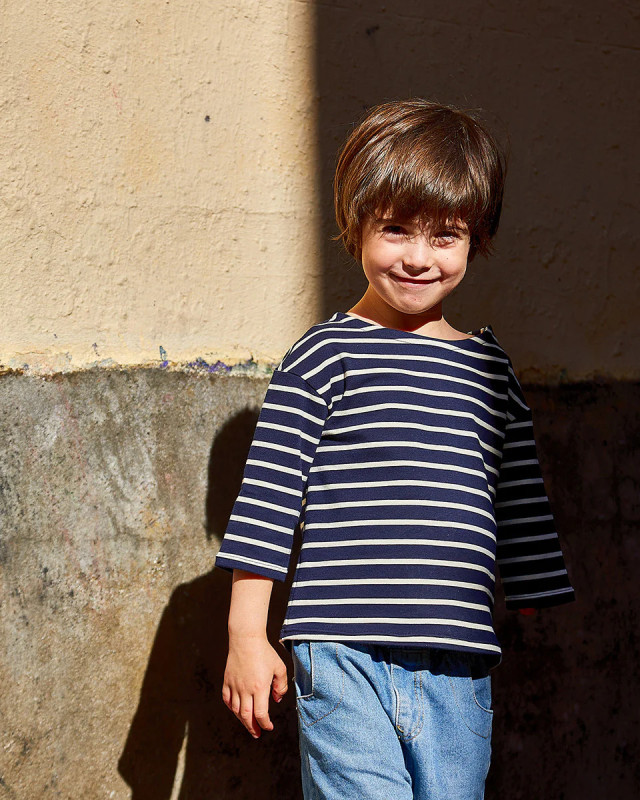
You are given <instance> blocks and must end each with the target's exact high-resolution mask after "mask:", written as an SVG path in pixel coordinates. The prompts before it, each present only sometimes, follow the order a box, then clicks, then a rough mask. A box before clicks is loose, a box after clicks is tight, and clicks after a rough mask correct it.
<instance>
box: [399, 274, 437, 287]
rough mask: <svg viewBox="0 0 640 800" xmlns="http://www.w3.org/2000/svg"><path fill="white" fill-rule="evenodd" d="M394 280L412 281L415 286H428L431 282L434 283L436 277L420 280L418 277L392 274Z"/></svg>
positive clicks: (401, 281)
mask: <svg viewBox="0 0 640 800" xmlns="http://www.w3.org/2000/svg"><path fill="white" fill-rule="evenodd" d="M392 277H393V278H394V280H396V281H399V282H400V283H410V284H412V285H414V286H422V285H423V284H424V285H425V286H426V285H427V284H429V283H433V282H434V280H435V279H431V280H424V279H423V280H418V279H417V278H401V277H400V276H399V275H392Z"/></svg>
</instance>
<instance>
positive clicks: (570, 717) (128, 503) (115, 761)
mask: <svg viewBox="0 0 640 800" xmlns="http://www.w3.org/2000/svg"><path fill="white" fill-rule="evenodd" d="M266 386H267V379H266V378H262V379H256V378H249V377H234V376H232V375H210V376H207V375H202V374H191V375H187V374H182V373H179V372H168V371H163V370H143V369H139V370H130V371H125V370H121V371H118V370H112V371H105V370H90V371H87V372H83V373H77V374H69V375H63V376H57V377H55V378H52V379H49V380H45V379H42V378H30V377H26V376H19V375H7V376H4V377H3V378H1V379H0V440H1V441H2V443H3V444H2V448H1V449H0V488H1V492H0V510H1V517H0V520H1V524H2V537H1V549H0V570H1V572H0V575H1V584H0V604H1V605H0V608H1V613H0V630H1V637H2V647H1V649H0V685H2V693H1V694H0V720H1V723H0V731H1V740H0V798H7V800H15V799H18V800H40V798H65V799H66V798H69V799H70V800H71V799H73V800H77V799H78V798H91V799H93V798H96V800H99V799H101V798H115V800H122V799H123V798H128V797H133V798H134V800H161V798H167V800H168V799H169V798H178V797H180V798H182V799H183V800H186V799H187V798H189V800H193V799H194V798H196V799H197V800H221V799H224V798H233V800H249V799H251V800H254V799H255V800H257V799H258V798H261V800H267V798H274V800H276V798H278V800H280V799H283V800H287V798H291V799H292V800H293V798H296V800H299V798H300V796H301V795H300V789H299V767H298V763H297V759H298V751H297V739H296V736H297V734H296V715H295V707H294V702H293V700H294V698H293V689H292V688H291V690H290V692H289V694H288V696H287V698H286V700H285V702H284V703H283V704H282V707H277V706H273V704H272V707H273V718H274V722H275V726H276V727H275V732H273V733H267V734H263V737H262V738H261V739H260V740H258V741H254V740H253V739H252V738H251V737H250V736H249V735H248V734H247V733H246V732H244V730H243V729H242V728H241V727H240V724H239V723H238V722H237V721H236V720H235V718H234V717H233V715H232V714H231V712H230V711H229V710H228V709H227V708H226V707H225V706H224V705H223V704H222V702H221V700H220V691H221V681H222V675H223V671H224V662H225V658H226V614H227V609H228V599H229V590H230V578H229V576H228V575H227V574H226V573H223V572H222V570H215V569H212V567H213V563H214V556H215V553H216V550H217V542H218V540H219V537H220V536H221V535H222V533H223V531H224V529H225V526H226V521H227V519H228V516H229V513H230V511H231V506H232V504H233V500H234V499H235V495H236V493H237V490H238V488H239V484H240V480H241V476H242V470H243V466H244V459H245V457H246V452H247V450H248V447H249V443H250V439H251V436H252V432H253V427H254V426H255V422H256V418H257V412H258V410H259V407H260V403H261V401H262V398H263V396H264V391H265V390H266ZM525 389H527V387H525ZM527 396H528V398H529V401H530V403H531V405H532V407H533V408H534V412H535V416H534V420H535V424H536V431H537V437H538V441H539V449H540V456H541V460H542V462H543V466H544V471H545V476H546V483H547V488H548V490H549V493H550V496H551V500H552V506H553V509H554V512H555V514H556V518H557V523H558V530H559V533H560V535H561V537H562V542H563V546H564V549H565V553H566V556H567V562H568V567H569V570H570V574H571V577H572V580H573V582H574V585H575V588H576V592H577V597H578V600H577V602H576V603H573V604H571V605H569V606H563V607H560V608H556V609H548V610H545V611H543V612H541V613H540V614H539V615H538V616H537V617H535V618H527V617H522V616H521V615H517V614H513V613H509V614H506V612H504V610H503V609H502V607H501V606H500V600H498V611H497V621H498V628H499V635H500V637H501V641H502V643H503V646H504V648H505V657H504V661H503V664H502V665H501V666H500V667H498V669H497V670H496V671H495V672H494V678H495V679H494V707H495V709H496V715H495V726H494V738H493V747H494V760H493V766H492V769H491V772H490V777H489V783H488V788H487V799H488V800H494V799H495V800H497V798H508V799H509V800H541V798H545V800H596V798H598V800H599V799H600V798H602V797H603V796H613V797H616V798H618V799H619V800H631V799H632V798H634V800H635V798H636V797H637V796H638V789H639V787H640V770H639V767H638V764H639V763H640V748H639V739H640V737H639V734H638V729H637V720H636V716H637V715H636V710H635V703H634V702H633V693H631V694H629V691H628V688H627V687H628V686H629V681H630V680H631V676H632V675H633V674H635V671H636V664H637V661H638V658H639V657H640V652H639V646H638V638H637V630H638V625H637V623H638V617H637V611H636V607H635V606H636V603H635V601H636V598H637V574H638V570H639V568H640V548H639V547H638V533H639V531H638V528H639V525H640V502H639V493H638V484H639V482H640V473H639V471H638V463H639V462H638V457H637V456H638V444H639V441H638V439H639V436H640V423H639V419H638V411H637V409H638V407H639V406H640V386H638V385H637V384H625V383H619V384H615V383H612V384H603V385H591V384H578V385H560V386H556V387H546V388H544V387H538V388H534V387H529V388H528V389H527ZM286 592H287V585H286V584H276V589H275V593H274V595H275V596H274V602H273V610H272V615H271V637H272V642H274V643H275V642H276V634H277V632H278V629H279V624H280V622H281V620H282V616H283V613H284V602H285V601H286ZM276 646H277V647H279V645H276ZM282 653H283V654H284V655H283V657H285V658H287V659H288V656H287V655H286V653H285V652H284V650H282ZM287 663H288V665H289V668H290V670H291V663H290V661H287ZM131 787H133V792H132V790H131Z"/></svg>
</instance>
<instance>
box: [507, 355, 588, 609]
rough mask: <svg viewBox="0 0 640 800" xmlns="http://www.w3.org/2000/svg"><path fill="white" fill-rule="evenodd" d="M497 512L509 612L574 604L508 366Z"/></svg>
mask: <svg viewBox="0 0 640 800" xmlns="http://www.w3.org/2000/svg"><path fill="white" fill-rule="evenodd" d="M495 509H496V519H497V523H498V548H497V562H498V565H499V567H500V576H501V579H502V583H503V585H504V589H505V598H506V604H507V608H510V609H519V610H524V611H525V613H526V612H527V610H528V609H534V608H545V607H547V606H555V605H560V604H562V603H568V602H571V601H572V600H574V599H575V596H574V591H573V587H572V586H571V582H570V580H569V576H568V573H567V569H566V566H565V562H564V556H563V554H562V549H561V547H560V542H559V539H558V534H557V533H556V530H555V520H554V516H553V513H552V510H551V505H550V503H549V498H548V497H547V493H546V490H545V487H544V481H543V478H542V472H541V469H540V463H539V461H538V455H537V448H536V443H535V439H534V432H533V419H532V413H531V409H530V408H529V406H528V404H527V402H526V399H525V397H524V394H523V392H522V387H521V386H520V384H519V382H518V380H517V378H516V376H515V373H514V371H513V367H512V365H511V363H509V402H508V409H507V426H506V436H505V441H504V444H503V457H502V463H501V466H500V474H499V479H498V486H497V493H496V501H495Z"/></svg>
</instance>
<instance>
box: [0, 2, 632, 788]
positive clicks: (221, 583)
mask: <svg viewBox="0 0 640 800" xmlns="http://www.w3.org/2000/svg"><path fill="white" fill-rule="evenodd" d="M2 16H3V22H4V28H3V35H2V47H1V48H0V59H1V60H2V67H3V68H2V70H1V71H0V85H1V89H2V91H1V92H0V98H1V100H0V103H1V105H0V108H1V111H2V113H1V114H0V126H2V127H1V128H0V131H1V135H2V141H3V154H4V155H3V158H2V159H0V170H1V171H2V186H3V190H2V203H0V241H1V242H2V247H1V248H0V278H1V281H2V282H1V283H0V300H1V307H2V314H3V317H2V326H0V374H1V375H2V377H1V378H0V443H1V444H0V525H1V530H0V606H1V613H0V630H1V634H0V637H1V638H0V642H1V643H2V647H1V648H0V685H2V687H3V690H2V692H1V693H0V798H1V799H2V800H3V799H4V798H5V797H6V798H11V800H14V799H15V798H19V799H20V800H39V798H73V800H76V798H79V797H82V798H85V797H86V798H115V799H116V800H123V799H124V798H127V797H133V798H134V800H160V799H161V798H167V800H169V798H171V799H172V800H175V799H176V798H178V797H180V798H182V800H186V798H189V800H193V798H198V800H200V799H202V800H217V799H218V798H234V800H245V798H258V797H260V798H269V797H274V798H275V797H278V798H299V797H300V790H299V772H298V769H299V768H298V763H297V758H298V754H297V743H296V719H295V708H294V703H293V699H294V698H293V689H291V691H290V693H289V696H288V697H287V698H286V700H285V701H284V703H283V704H282V706H281V707H276V708H274V709H273V718H274V720H275V724H276V732H275V733H274V734H266V735H264V736H263V738H262V739H261V740H260V741H258V742H254V740H253V739H251V737H249V736H248V734H246V732H244V731H243V730H242V728H241V727H240V724H239V723H238V722H237V721H236V720H235V718H234V717H233V716H232V715H231V713H230V712H229V711H228V709H226V708H225V707H224V706H223V705H222V703H221V701H220V691H221V681H222V674H223V670H224V662H225V658H226V638H225V637H226V613H227V608H228V598H229V588H230V586H229V584H230V581H229V576H227V575H225V574H224V573H222V572H221V571H219V570H212V565H213V561H214V557H215V553H216V551H217V546H218V541H219V539H220V537H221V536H222V534H223V532H224V529H225V526H226V522H227V519H228V516H229V513H230V510H231V506H232V504H233V500H234V499H235V495H236V493H237V490H238V487H239V483H240V479H241V475H242V469H243V466H244V459H245V457H246V452H247V449H248V446H249V442H250V440H251V436H252V431H253V427H254V425H255V421H256V418H257V413H258V410H259V407H260V403H261V401H262V398H263V396H264V391H265V390H266V386H267V382H268V377H269V374H270V370H271V368H272V367H273V364H274V363H275V362H277V360H279V358H280V357H281V355H282V354H283V353H284V352H285V350H286V349H287V348H288V346H289V345H290V344H291V342H292V341H293V340H294V338H296V337H297V336H298V335H299V334H300V333H302V332H303V331H304V330H305V329H306V328H307V327H308V326H309V325H310V324H312V323H313V322H315V321H316V320H318V319H322V318H325V317H326V316H328V315H330V314H331V313H333V312H334V311H335V310H338V309H340V310H347V309H348V308H349V307H350V305H352V304H353V303H354V302H355V301H356V300H357V299H358V297H359V296H360V294H361V292H362V291H363V290H364V284H363V278H362V275H361V269H360V267H359V266H358V265H357V264H355V263H350V262H349V261H348V259H346V257H344V256H343V255H342V254H341V253H340V252H339V250H338V249H337V248H336V247H335V246H334V245H333V244H332V243H331V242H330V241H329V237H330V235H331V234H332V233H333V232H334V231H333V228H332V224H333V223H332V221H331V207H330V205H331V204H330V191H331V173H332V169H333V161H334V158H335V154H336V150H337V147H338V143H339V141H340V140H341V139H342V138H343V136H344V135H345V134H346V133H347V131H348V129H349V126H350V125H351V124H352V122H353V120H354V119H355V118H356V117H358V116H359V115H360V114H361V113H362V112H363V110H364V108H365V107H367V106H369V105H371V104H373V103H376V102H378V101H381V100H385V99H389V98H391V97H401V96H409V95H414V94H416V95H424V96H427V97H436V98H437V99H441V100H443V101H445V102H453V103H459V104H463V105H466V106H469V107H482V108H485V109H486V113H487V116H488V119H489V121H490V122H491V123H493V127H494V128H495V129H497V131H498V133H499V135H502V137H503V138H509V139H510V140H511V166H510V174H509V178H508V184H507V202H506V206H505V211H504V217H503V225H502V229H501V232H500V235H499V239H498V243H497V244H498V253H497V255H496V256H495V257H494V258H493V259H492V260H491V261H490V262H484V261H482V260H480V259H478V260H477V261H475V262H473V264H472V265H471V268H470V270H469V273H468V277H467V278H466V279H465V282H464V283H463V285H462V286H461V287H460V290H459V291H458V292H457V293H456V294H455V295H454V297H452V298H451V302H450V304H449V307H448V309H447V313H448V316H449V317H450V319H451V321H452V322H453V323H454V324H457V325H459V326H460V327H461V328H464V329H465V330H468V329H471V328H475V327H479V326H480V325H483V324H486V323H490V324H491V325H492V326H493V328H494V330H495V332H496V334H497V335H498V337H499V339H500V340H501V342H502V343H503V344H504V346H505V347H506V348H507V350H508V351H509V352H510V354H511V355H512V357H513V360H514V362H515V364H516V367H517V369H518V372H519V374H520V376H521V377H522V379H523V380H524V382H525V389H526V391H527V395H528V397H529V399H530V402H531V404H532V406H533V408H534V411H535V417H534V419H535V424H536V426H537V427H536V430H537V434H538V440H539V447H540V454H541V457H542V459H543V462H544V463H543V466H544V471H545V477H546V482H547V488H548V490H549V493H550V495H551V499H552V504H553V508H554V512H555V514H556V517H557V522H558V530H559V532H560V535H561V537H562V541H563V545H564V548H565V551H566V554H567V560H568V563H569V569H570V571H571V576H572V579H573V581H574V584H575V586H576V591H577V595H578V602H576V603H575V604H572V605H570V606H566V607H563V608H559V609H550V610H548V611H545V612H543V613H541V614H540V615H539V616H538V617H536V618H535V619H533V620H532V619H528V618H524V617H521V616H520V615H515V614H508V615H507V614H506V613H505V612H504V611H503V610H502V608H501V606H500V600H498V610H497V624H498V629H499V634H500V637H501V640H502V643H503V645H504V648H505V660H504V663H503V664H502V665H501V667H500V668H499V669H498V670H497V671H496V673H495V682H494V686H495V691H494V694H495V708H496V721H495V730H494V762H493V766H492V770H491V773H490V779H489V784H488V787H487V798H488V800H492V798H498V797H500V798H502V797H508V798H510V800H512V799H513V800H540V798H541V797H544V798H550V799H554V800H555V798H564V799H565V800H578V798H579V800H591V798H594V799H595V798H600V797H602V796H603V794H605V793H606V794H611V795H612V796H615V797H618V798H621V800H626V799H627V798H635V797H636V796H637V794H638V790H639V789H640V774H639V770H638V764H639V763H640V740H639V737H638V733H637V726H636V724H635V714H634V706H633V702H632V695H630V694H629V693H628V691H627V689H626V686H627V683H628V680H629V678H628V676H629V675H632V674H634V670H635V664H636V663H637V660H638V655H639V653H638V641H637V634H636V630H637V614H636V613H635V611H634V606H635V603H634V601H635V599H636V595H637V589H636V586H637V579H636V576H637V573H638V568H639V567H640V564H639V561H640V550H639V549H638V545H637V542H638V533H639V531H638V526H639V522H640V511H639V507H638V498H639V497H640V493H639V491H638V484H639V483H640V475H639V474H638V457H637V456H638V441H639V438H640V423H639V418H638V417H639V415H638V410H637V409H638V408H639V407H640V390H639V389H640V384H639V383H638V379H639V377H640V376H639V370H638V362H637V358H636V356H635V349H634V347H633V345H634V342H635V340H636V339H637V336H638V325H639V324H640V323H639V322H638V320H639V318H640V316H639V314H638V310H639V309H638V295H637V293H636V292H635V291H634V290H635V282H636V279H637V276H638V235H637V226H636V225H635V212H636V206H637V199H636V197H635V194H634V193H633V191H632V189H631V187H632V186H635V182H633V170H634V166H635V164H636V163H637V158H636V152H635V149H636V146H635V145H636V143H635V137H634V135H633V132H634V128H633V125H632V121H633V120H635V118H636V117H637V101H635V102H636V104H635V106H634V93H633V87H632V84H631V81H632V78H633V76H634V75H635V74H637V71H638V51H637V44H636V43H637V34H638V20H637V17H636V16H634V14H633V13H632V11H631V9H630V7H629V6H628V4H626V3H624V2H622V0H616V2H614V3H608V4H606V5H605V4H604V3H598V2H594V0H589V2H587V4H584V3H583V4H578V3H577V2H573V0H571V2H569V3H562V4H560V3H558V4H548V3H544V4H543V3H533V4H530V3H525V2H523V1H522V2H515V3H514V2H512V3H497V4H496V3H492V4H483V3H475V2H471V3H455V2H454V3H453V4H449V5H447V6H446V7H445V6H443V5H442V4H435V3H430V2H426V3H425V2H408V1H405V0H400V2H398V3H395V4H393V5H392V6H391V5H389V6H382V5H380V4H371V3H365V2H353V0H341V2H339V3H338V2H336V3H332V2H322V3H315V4H311V3H307V2H300V1H298V0H289V1H288V2H287V0H278V1H276V0H263V1H262V2H258V0H245V1H244V2H239V3H231V2H226V1H223V0H221V2H216V3H213V4H208V5H206V4H205V5H203V6H202V7H195V6H193V4H187V3H184V2H182V0H175V1H174V0H170V1H169V2H165V3H151V2H147V1H146V0H145V2H139V3H135V4H133V5H132V4H126V3H124V2H123V1H122V0H115V2H113V3H110V4H102V5H101V6H91V5H87V4H84V3H79V2H75V0H53V2H47V3H45V2H44V0H35V2H34V3H31V4H29V5H28V6H24V5H19V4H17V3H8V4H5V6H4V7H3V11H2ZM287 589H288V586H287V585H277V586H276V589H275V597H274V602H273V613H272V618H271V623H270V624H271V633H272V640H274V641H275V638H276V634H277V631H278V629H279V624H280V622H281V620H282V617H283V614H284V605H285V602H286V598H287ZM283 655H284V657H286V658H288V656H286V654H284V651H283ZM289 665H290V662H289Z"/></svg>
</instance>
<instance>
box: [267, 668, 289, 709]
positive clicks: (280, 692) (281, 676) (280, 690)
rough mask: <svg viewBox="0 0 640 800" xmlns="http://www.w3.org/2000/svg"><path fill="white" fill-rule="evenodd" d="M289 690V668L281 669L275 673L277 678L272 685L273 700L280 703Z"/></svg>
mask: <svg viewBox="0 0 640 800" xmlns="http://www.w3.org/2000/svg"><path fill="white" fill-rule="evenodd" d="M288 688H289V684H288V681H287V668H286V667H284V669H279V670H278V671H277V672H276V673H275V677H274V679H273V683H272V684H271V689H272V695H273V699H274V700H275V701H276V703H279V702H280V701H281V700H282V698H283V697H284V695H285V694H286V693H287V689H288Z"/></svg>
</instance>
